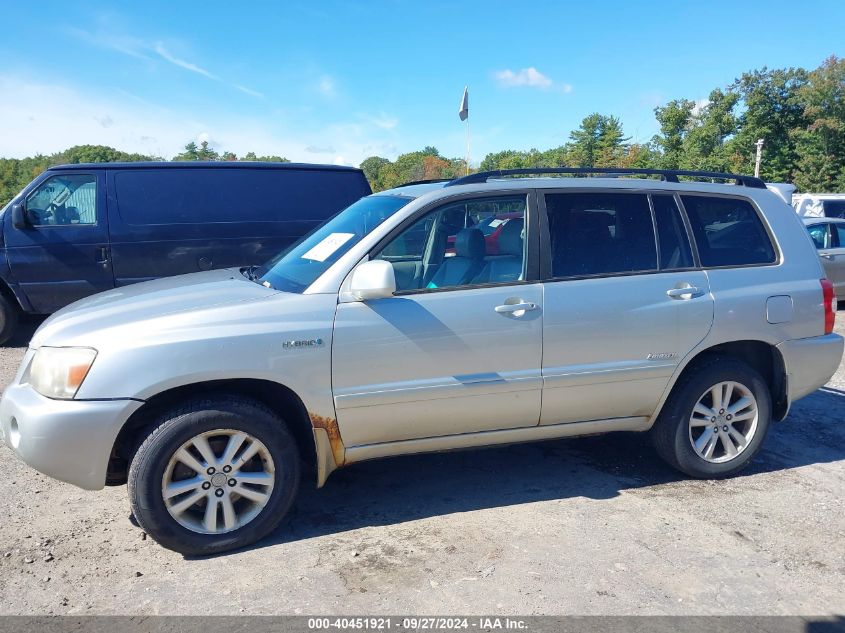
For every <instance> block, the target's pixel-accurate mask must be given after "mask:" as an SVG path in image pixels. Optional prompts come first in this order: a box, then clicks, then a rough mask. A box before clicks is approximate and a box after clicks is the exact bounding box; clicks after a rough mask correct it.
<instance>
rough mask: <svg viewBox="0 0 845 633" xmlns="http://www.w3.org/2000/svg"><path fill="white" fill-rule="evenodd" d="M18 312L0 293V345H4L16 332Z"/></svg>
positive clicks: (12, 303) (11, 302)
mask: <svg viewBox="0 0 845 633" xmlns="http://www.w3.org/2000/svg"><path fill="white" fill-rule="evenodd" d="M19 320H20V310H19V309H18V306H17V305H16V304H15V302H14V301H11V300H10V299H9V298H8V297H7V296H6V295H5V293H3V292H0V345H5V344H6V343H7V342H8V341H9V339H10V338H12V337H13V336H14V335H15V332H17V330H18V321H19Z"/></svg>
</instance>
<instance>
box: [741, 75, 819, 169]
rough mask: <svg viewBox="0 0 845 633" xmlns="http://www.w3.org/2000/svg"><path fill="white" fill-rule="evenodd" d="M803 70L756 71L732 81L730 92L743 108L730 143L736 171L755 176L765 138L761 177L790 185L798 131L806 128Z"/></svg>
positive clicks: (805, 81) (804, 78)
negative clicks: (759, 142) (756, 159)
mask: <svg viewBox="0 0 845 633" xmlns="http://www.w3.org/2000/svg"><path fill="white" fill-rule="evenodd" d="M806 83H807V71H806V70H804V69H802V68H787V69H776V70H769V69H768V68H765V67H764V68H763V69H762V70H754V71H751V72H748V73H744V74H743V75H742V76H741V77H740V78H739V79H737V80H736V81H734V82H733V84H731V87H730V91H731V92H733V93H735V94H736V95H738V96H739V99H740V101H739V103H740V105H741V107H742V111H741V114H740V115H739V129H738V131H737V134H736V136H735V137H734V139H733V140H732V142H731V145H732V148H731V149H732V150H733V169H734V170H735V171H738V172H740V173H753V171H754V156H755V153H756V148H755V147H754V143H755V142H756V141H757V139H761V138H762V139H764V140H765V145H764V147H763V163H762V166H761V169H760V175H761V176H762V177H763V178H764V179H766V180H770V181H776V182H791V181H792V175H793V172H794V170H795V165H796V161H797V159H798V151H797V148H796V142H797V139H796V138H795V135H794V134H793V131H794V130H796V129H801V128H805V127H806V126H807V121H806V119H805V117H804V105H803V104H802V102H801V95H802V94H803V91H802V86H804V85H805V84H806Z"/></svg>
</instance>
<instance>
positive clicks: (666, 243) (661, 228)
mask: <svg viewBox="0 0 845 633" xmlns="http://www.w3.org/2000/svg"><path fill="white" fill-rule="evenodd" d="M651 202H652V206H653V207H654V221H655V224H656V225H657V241H658V244H659V245H660V270H676V269H678V268H691V267H692V266H693V261H692V251H691V250H690V244H689V238H688V237H687V230H686V227H684V221H683V219H682V217H681V211H680V209H678V205H677V204H675V197H674V196H671V195H658V194H654V195H652V196H651Z"/></svg>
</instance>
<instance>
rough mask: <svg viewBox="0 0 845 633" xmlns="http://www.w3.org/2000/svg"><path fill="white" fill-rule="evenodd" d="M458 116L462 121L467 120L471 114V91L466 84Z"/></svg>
mask: <svg viewBox="0 0 845 633" xmlns="http://www.w3.org/2000/svg"><path fill="white" fill-rule="evenodd" d="M458 116H459V117H461V121H466V120H467V117H468V116H469V91H468V90H467V86H464V96H463V97H462V98H461V109H460V110H458Z"/></svg>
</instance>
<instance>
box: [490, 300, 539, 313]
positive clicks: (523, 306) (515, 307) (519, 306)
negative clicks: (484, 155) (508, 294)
mask: <svg viewBox="0 0 845 633" xmlns="http://www.w3.org/2000/svg"><path fill="white" fill-rule="evenodd" d="M539 307H540V306H538V305H537V304H536V303H531V302H530V301H520V302H519V303H506V304H505V305H501V306H496V308H495V309H496V312H498V313H499V314H515V313H516V312H530V311H531V310H536V309H537V308H539Z"/></svg>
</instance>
